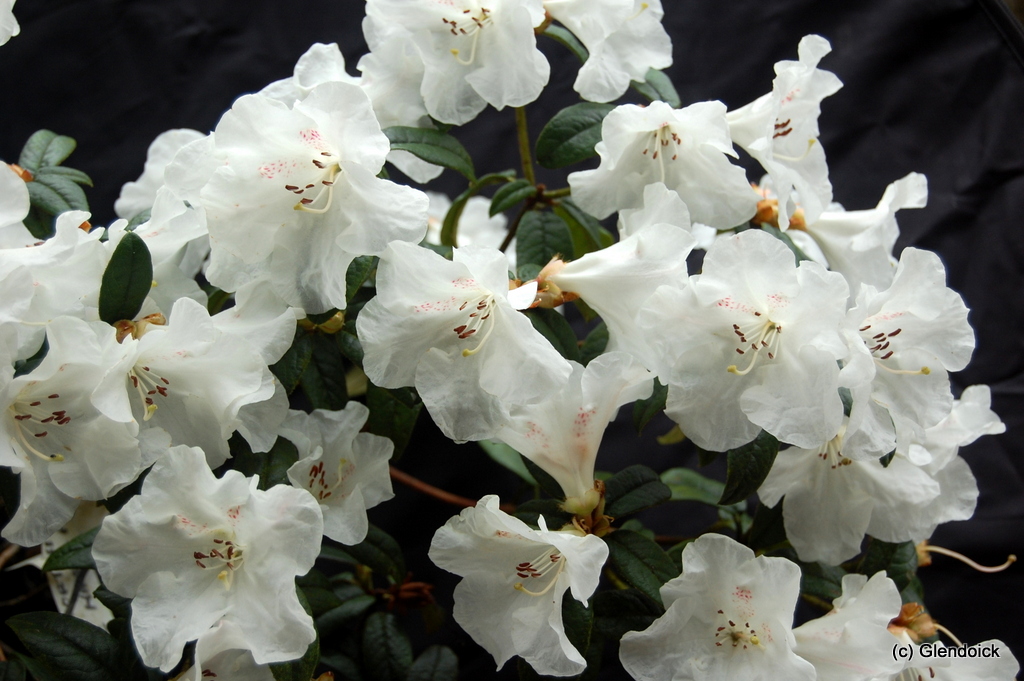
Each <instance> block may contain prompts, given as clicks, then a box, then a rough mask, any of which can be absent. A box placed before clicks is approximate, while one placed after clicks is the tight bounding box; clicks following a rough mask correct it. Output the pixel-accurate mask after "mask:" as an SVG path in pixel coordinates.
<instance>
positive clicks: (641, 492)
mask: <svg viewBox="0 0 1024 681" xmlns="http://www.w3.org/2000/svg"><path fill="white" fill-rule="evenodd" d="M604 485H605V504H606V505H605V513H607V514H608V515H610V516H612V517H613V518H621V517H623V516H627V515H629V514H631V513H636V512H637V511H642V510H643V509H645V508H650V507H651V506H657V505H658V504H661V503H664V502H666V501H668V500H669V499H670V498H672V490H670V489H669V488H668V486H667V485H666V484H665V483H663V482H662V481H661V480H660V479H659V478H658V474H657V473H656V472H654V471H653V470H651V469H650V468H648V467H647V466H644V465H642V464H635V465H633V466H630V467H629V468H624V469H623V470H621V471H619V472H618V473H616V474H615V475H613V476H612V477H610V478H609V479H608V480H606V481H605V483H604Z"/></svg>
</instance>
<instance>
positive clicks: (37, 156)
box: [18, 130, 77, 175]
mask: <svg viewBox="0 0 1024 681" xmlns="http://www.w3.org/2000/svg"><path fill="white" fill-rule="evenodd" d="M75 146H77V142H75V140H73V139H72V138H70V137H65V136H63V135H58V134H57V133H55V132H52V131H50V130H37V131H36V132H35V133H33V134H32V136H31V137H29V138H28V141H27V142H25V146H24V147H23V148H22V150H21V155H20V156H19V158H18V165H19V166H21V167H22V168H24V169H26V170H29V171H31V172H32V174H33V175H35V174H36V173H37V172H39V169H40V168H44V167H46V166H55V165H60V164H61V162H62V161H64V159H66V158H67V157H68V156H70V155H71V152H73V151H74V150H75Z"/></svg>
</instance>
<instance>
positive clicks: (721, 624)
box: [619, 534, 815, 681]
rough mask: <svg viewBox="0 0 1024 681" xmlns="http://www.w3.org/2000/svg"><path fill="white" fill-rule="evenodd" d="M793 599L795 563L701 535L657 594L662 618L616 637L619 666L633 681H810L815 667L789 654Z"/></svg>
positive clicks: (796, 590)
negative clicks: (662, 608)
mask: <svg viewBox="0 0 1024 681" xmlns="http://www.w3.org/2000/svg"><path fill="white" fill-rule="evenodd" d="M799 595H800V568H799V567H797V565H796V563H793V562H791V561H788V560H786V559H785V558H768V557H766V556H759V557H757V558H755V557H754V552H753V551H751V550H750V549H749V548H747V547H746V546H743V545H742V544H739V543H738V542H736V541H734V540H732V539H729V538H728V537H725V536H723V535H720V534H705V535H703V536H701V537H699V538H697V540H696V541H694V542H693V543H692V544H689V545H687V547H686V548H685V549H683V574H681V575H680V576H679V577H676V578H675V579H671V580H669V581H668V582H667V583H666V584H665V585H664V586H662V587H661V599H662V601H664V603H665V607H666V611H665V614H664V615H662V616H661V617H659V618H658V619H657V620H655V621H654V624H652V625H651V626H650V627H648V628H647V629H646V630H644V631H631V632H629V633H627V634H626V635H625V636H623V637H622V642H621V644H620V647H619V658H620V659H621V660H622V665H623V666H624V667H625V668H626V671H628V672H629V673H630V675H632V677H633V678H634V679H636V680H637V681H662V680H663V679H675V680H676V681H682V680H683V679H692V680H693V681H774V680H775V679H792V680H793V681H797V680H804V681H813V679H814V678H815V673H814V667H813V666H812V665H811V664H810V663H809V662H807V661H806V660H804V659H802V658H800V657H798V656H797V655H796V654H795V653H794V652H793V648H794V646H795V644H796V641H795V639H794V637H793V631H792V626H793V611H794V609H795V608H796V600H797V598H798V597H799Z"/></svg>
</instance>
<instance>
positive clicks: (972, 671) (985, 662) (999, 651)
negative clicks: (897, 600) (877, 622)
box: [871, 633, 1020, 681]
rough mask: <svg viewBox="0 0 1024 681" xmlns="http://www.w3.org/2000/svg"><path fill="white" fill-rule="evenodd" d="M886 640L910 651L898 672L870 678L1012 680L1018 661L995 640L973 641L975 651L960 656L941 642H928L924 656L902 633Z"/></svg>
mask: <svg viewBox="0 0 1024 681" xmlns="http://www.w3.org/2000/svg"><path fill="white" fill-rule="evenodd" d="M890 640H891V641H897V642H898V643H899V645H901V646H903V647H904V648H905V649H910V650H912V651H913V652H912V654H911V655H908V658H909V659H908V660H907V662H906V664H905V666H904V667H903V669H902V670H900V671H899V672H898V673H895V674H891V675H885V676H879V677H875V678H873V679H871V681H917V679H928V681H932V680H933V679H934V681H1014V680H1015V679H1016V678H1017V672H1018V671H1020V663H1019V662H1018V661H1017V658H1016V657H1015V656H1014V654H1013V651H1011V650H1010V648H1009V646H1007V645H1006V644H1005V643H1003V642H1002V641H1000V640H999V639H991V640H989V641H982V642H981V643H977V644H974V645H972V646H970V648H972V649H974V651H977V653H978V654H975V655H971V654H970V653H969V652H968V651H964V652H965V653H966V654H964V655H963V656H962V657H961V656H960V655H958V654H957V653H958V650H957V649H953V648H951V647H947V646H946V645H945V644H944V643H942V642H941V641H938V642H936V643H933V644H928V645H930V646H931V647H932V649H931V650H930V651H929V655H928V656H927V657H925V656H924V655H922V653H921V648H922V646H919V645H918V644H917V643H914V642H913V641H911V639H910V638H909V637H908V636H907V635H906V634H905V633H903V634H900V635H895V637H892V638H890ZM889 645H890V646H892V645H893V644H892V643H890V644H889ZM957 648H964V646H957ZM936 649H944V650H936Z"/></svg>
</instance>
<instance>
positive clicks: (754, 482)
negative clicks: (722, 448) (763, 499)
mask: <svg viewBox="0 0 1024 681" xmlns="http://www.w3.org/2000/svg"><path fill="white" fill-rule="evenodd" d="M778 453H779V441H778V440H777V439H775V437H774V436H772V435H770V434H769V433H766V432H765V431H763V430H762V431H761V432H760V433H759V434H758V436H757V437H756V438H754V440H753V441H751V442H748V443H747V444H745V445H743V446H742V447H737V448H736V449H730V450H729V451H728V453H727V455H726V456H727V459H728V466H727V472H726V475H725V491H724V492H722V498H721V499H719V501H718V503H719V504H722V505H729V504H735V503H737V502H740V501H743V500H744V499H746V498H747V497H749V496H750V495H751V494H753V493H754V492H756V491H757V488H758V487H760V486H761V483H762V482H764V479H765V478H767V477H768V472H769V471H771V469H772V464H773V463H775V456H776V455H777V454H778Z"/></svg>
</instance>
